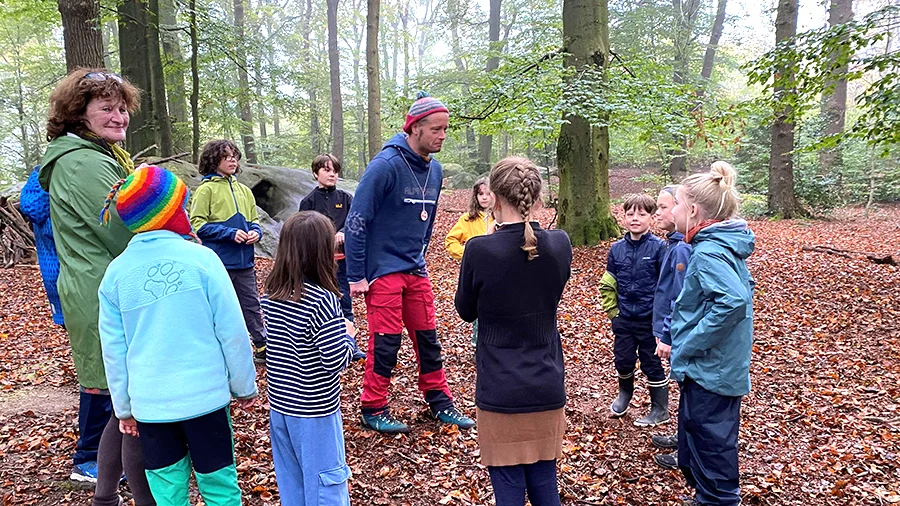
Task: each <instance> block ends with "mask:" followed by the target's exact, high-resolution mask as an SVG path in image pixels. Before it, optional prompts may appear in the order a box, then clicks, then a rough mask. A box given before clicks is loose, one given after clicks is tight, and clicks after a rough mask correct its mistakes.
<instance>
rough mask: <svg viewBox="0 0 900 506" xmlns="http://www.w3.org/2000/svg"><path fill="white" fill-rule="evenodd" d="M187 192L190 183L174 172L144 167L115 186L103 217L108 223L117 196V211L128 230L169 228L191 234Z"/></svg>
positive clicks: (178, 232)
mask: <svg viewBox="0 0 900 506" xmlns="http://www.w3.org/2000/svg"><path fill="white" fill-rule="evenodd" d="M116 194H118V198H116ZM188 195H189V191H188V187H187V185H185V184H184V182H183V181H182V180H181V179H178V177H177V176H176V175H175V174H172V173H171V172H169V171H167V170H166V169H163V168H162V167H157V166H155V165H150V166H147V167H141V168H140V169H137V170H136V171H134V172H133V173H132V174H131V175H130V176H128V177H127V178H125V179H123V180H121V181H119V182H118V183H116V186H113V188H112V191H110V192H109V196H108V197H107V198H106V204H105V205H104V207H103V211H102V212H101V213H100V220H101V221H102V222H103V223H108V222H109V206H110V204H111V202H112V201H113V199H114V198H115V199H116V211H117V212H118V213H119V217H120V218H122V221H123V222H124V223H125V226H126V227H128V230H131V231H132V232H134V233H138V232H149V231H151V230H169V231H172V232H175V233H176V234H180V235H189V234H190V233H191V222H190V220H189V219H188V214H187V209H186V208H187V202H188Z"/></svg>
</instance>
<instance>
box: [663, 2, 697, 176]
mask: <svg viewBox="0 0 900 506" xmlns="http://www.w3.org/2000/svg"><path fill="white" fill-rule="evenodd" d="M700 5H701V2H700V0H672V7H673V9H674V10H675V37H674V38H675V40H674V46H675V47H674V49H675V57H674V59H673V62H672V82H674V83H675V84H677V85H681V84H686V83H687V82H688V81H689V73H690V63H691V55H692V53H693V47H692V46H693V42H694V39H693V31H694V25H695V24H696V23H697V15H698V14H699V13H700ZM685 112H687V111H685ZM675 144H676V145H678V146H679V147H678V148H675V149H670V150H668V155H669V156H670V158H671V161H670V162H669V177H670V178H671V179H672V180H673V181H681V179H683V178H684V176H685V175H687V160H686V158H687V138H686V137H685V136H683V135H676V136H675Z"/></svg>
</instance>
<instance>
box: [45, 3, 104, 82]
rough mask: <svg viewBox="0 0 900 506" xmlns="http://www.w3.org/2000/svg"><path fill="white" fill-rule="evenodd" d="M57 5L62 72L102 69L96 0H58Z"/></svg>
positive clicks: (102, 51)
mask: <svg viewBox="0 0 900 506" xmlns="http://www.w3.org/2000/svg"><path fill="white" fill-rule="evenodd" d="M57 8H58V9H59V13H60V14H61V15H62V25H63V44H64V46H65V49H66V72H71V71H73V70H75V69H76V68H79V67H86V68H102V67H103V65H104V63H103V54H104V50H103V32H102V31H101V30H100V0H58V1H57Z"/></svg>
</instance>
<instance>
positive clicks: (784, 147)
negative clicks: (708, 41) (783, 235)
mask: <svg viewBox="0 0 900 506" xmlns="http://www.w3.org/2000/svg"><path fill="white" fill-rule="evenodd" d="M798 2H799V0H779V1H778V15H777V17H776V19H775V43H776V44H778V43H780V42H782V41H784V40H788V39H790V38H792V37H793V36H794V35H796V34H797V11H798ZM775 74H776V77H775V86H774V89H775V98H776V102H777V103H778V104H779V105H778V106H776V107H777V108H776V110H775V123H774V124H773V125H772V153H771V156H770V158H769V195H768V204H769V212H771V213H775V214H780V215H781V216H782V217H784V218H792V217H794V216H795V215H797V214H798V212H799V206H798V205H797V198H796V197H795V195H794V162H793V155H792V153H791V152H792V151H793V150H794V123H793V120H792V119H791V114H792V113H793V109H792V108H791V106H790V105H788V103H789V102H788V101H787V100H783V97H784V96H785V95H791V94H793V93H794V91H793V89H794V85H795V84H794V75H793V73H792V71H791V70H790V69H788V68H777V69H776V70H775Z"/></svg>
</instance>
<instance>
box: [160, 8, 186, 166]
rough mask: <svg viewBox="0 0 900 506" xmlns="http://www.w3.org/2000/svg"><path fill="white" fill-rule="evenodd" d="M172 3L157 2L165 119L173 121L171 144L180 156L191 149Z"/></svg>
mask: <svg viewBox="0 0 900 506" xmlns="http://www.w3.org/2000/svg"><path fill="white" fill-rule="evenodd" d="M175 12H176V11H175V1H174V0H159V26H160V32H159V37H160V39H161V40H162V48H163V70H164V73H165V76H166V94H167V95H168V98H169V116H170V117H171V119H172V122H173V128H172V130H173V131H172V142H173V144H174V147H175V151H177V152H178V153H183V152H185V151H190V149H191V132H190V123H189V118H188V104H187V90H186V88H185V84H184V83H185V69H186V67H187V65H186V62H185V60H184V54H183V53H182V51H181V40H180V38H181V37H180V36H179V30H177V25H178V21H177V19H176V17H175Z"/></svg>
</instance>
